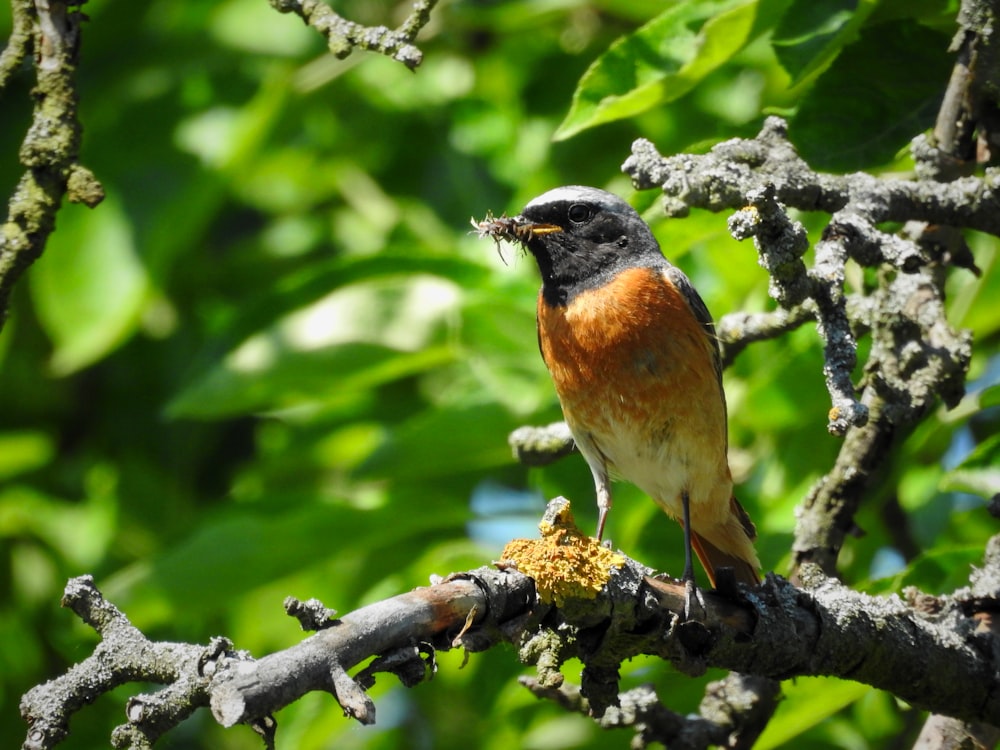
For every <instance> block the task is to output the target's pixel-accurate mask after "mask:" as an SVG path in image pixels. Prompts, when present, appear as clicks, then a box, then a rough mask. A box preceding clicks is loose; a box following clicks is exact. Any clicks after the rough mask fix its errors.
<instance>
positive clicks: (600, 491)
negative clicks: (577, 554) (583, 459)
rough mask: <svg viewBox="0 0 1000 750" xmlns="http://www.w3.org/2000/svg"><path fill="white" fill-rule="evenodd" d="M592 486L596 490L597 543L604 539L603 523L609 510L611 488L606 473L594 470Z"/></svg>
mask: <svg viewBox="0 0 1000 750" xmlns="http://www.w3.org/2000/svg"><path fill="white" fill-rule="evenodd" d="M593 474H594V486H595V488H596V489H597V541H601V539H603V538H604V522H605V521H607V520H608V511H609V510H611V486H610V481H609V480H608V473H607V471H605V470H603V469H601V470H594V471H593Z"/></svg>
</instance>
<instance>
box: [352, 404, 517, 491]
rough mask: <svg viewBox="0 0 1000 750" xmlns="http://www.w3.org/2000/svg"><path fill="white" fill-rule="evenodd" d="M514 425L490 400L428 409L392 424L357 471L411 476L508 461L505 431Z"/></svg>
mask: <svg viewBox="0 0 1000 750" xmlns="http://www.w3.org/2000/svg"><path fill="white" fill-rule="evenodd" d="M517 426H518V424H517V420H516V419H515V418H514V417H513V416H512V415H511V414H510V413H509V412H508V411H507V410H505V409H503V408H501V407H500V406H498V405H497V404H493V403H488V404H480V405H471V406H456V407H445V408H441V407H438V408H434V409H429V410H427V411H426V412H424V413H423V414H420V415H418V416H416V417H414V418H413V419H411V420H409V421H408V422H406V423H405V424H403V425H401V426H399V427H398V428H397V429H395V430H394V431H393V433H392V436H391V437H390V439H389V440H388V441H386V443H385V444H383V445H382V446H381V447H379V448H378V449H377V450H375V451H374V452H373V453H372V455H371V456H370V457H369V458H368V459H367V460H366V461H364V462H363V463H362V464H361V466H360V467H359V468H358V471H357V474H358V476H359V477H364V478H374V477H392V479H393V480H395V481H414V480H418V479H426V478H427V477H440V476H447V475H452V474H460V473H467V472H473V471H485V470H486V469H493V468H496V467H498V466H509V465H511V464H512V463H513V458H512V457H511V452H510V447H509V446H508V445H507V435H508V434H509V433H510V431H511V430H513V429H514V428H515V427H517Z"/></svg>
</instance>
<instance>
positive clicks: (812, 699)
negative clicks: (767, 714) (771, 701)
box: [754, 677, 872, 750]
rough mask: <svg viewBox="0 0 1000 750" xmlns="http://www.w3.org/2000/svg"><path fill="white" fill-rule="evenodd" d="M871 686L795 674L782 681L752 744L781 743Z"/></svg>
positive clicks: (758, 747) (762, 748) (764, 749)
mask: <svg viewBox="0 0 1000 750" xmlns="http://www.w3.org/2000/svg"><path fill="white" fill-rule="evenodd" d="M871 690H872V688H870V687H868V686H867V685H862V684H860V683H857V682H848V681H846V680H844V681H837V680H830V679H827V678H825V677H799V678H796V680H795V681H794V682H791V683H789V682H786V683H783V685H782V692H783V693H784V700H782V702H781V704H780V705H779V706H778V710H777V712H775V714H774V718H773V719H771V721H770V722H768V725H767V729H765V730H764V733H763V734H761V736H760V739H758V740H757V742H756V744H754V748H755V750H769V749H770V748H772V747H782V746H785V745H786V743H790V742H792V741H793V740H795V738H796V737H799V736H800V735H801V734H802V733H803V732H805V731H806V730H808V729H811V728H812V727H814V726H816V725H817V724H820V723H821V722H823V721H824V720H825V719H827V718H829V717H830V716H833V715H834V714H835V713H837V712H838V711H840V710H841V709H842V708H844V707H845V706H849V705H851V704H852V703H854V702H855V701H857V700H860V699H861V698H862V697H864V696H865V695H866V694H867V693H868V692H869V691H871Z"/></svg>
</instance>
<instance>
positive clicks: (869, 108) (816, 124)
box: [789, 21, 953, 171]
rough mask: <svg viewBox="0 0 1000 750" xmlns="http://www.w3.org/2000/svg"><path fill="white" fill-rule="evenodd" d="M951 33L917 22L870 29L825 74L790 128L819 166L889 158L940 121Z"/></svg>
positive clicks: (849, 166) (845, 167)
mask: <svg viewBox="0 0 1000 750" xmlns="http://www.w3.org/2000/svg"><path fill="white" fill-rule="evenodd" d="M948 43H949V39H948V37H947V36H945V35H943V34H939V33H938V32H935V31H931V30H929V29H926V28H924V27H922V26H920V25H918V24H916V23H913V22H909V21H903V22H898V23H886V24H880V25H878V26H872V27H870V28H868V29H865V30H864V31H863V32H862V34H861V36H860V38H859V39H858V41H857V42H855V43H854V44H851V45H849V46H847V47H845V48H844V49H843V51H842V52H841V53H840V56H839V57H838V58H837V59H836V60H835V61H834V63H833V64H832V65H831V66H830V67H829V68H828V69H827V70H826V72H824V73H823V75H822V76H820V77H819V78H818V79H817V81H816V84H815V85H814V86H813V88H812V89H811V90H810V91H809V93H808V94H807V95H806V97H805V98H804V99H803V101H802V104H801V105H800V107H799V111H798V113H797V114H796V115H795V117H793V118H792V121H791V125H790V127H789V132H790V133H791V135H792V139H793V140H794V141H795V143H796V145H797V146H798V148H799V151H800V153H801V155H802V157H803V158H804V159H805V160H806V161H808V162H809V163H810V164H812V165H813V166H814V167H816V168H817V169H828V170H834V171H851V170H856V169H864V168H870V167H871V166H873V165H880V164H885V163H887V162H889V161H891V160H892V159H893V157H894V156H895V155H896V153H897V152H898V151H899V150H900V149H901V148H903V147H904V146H905V145H906V144H907V143H908V142H909V141H910V139H911V138H912V137H913V136H914V135H915V134H917V133H919V132H920V131H922V130H924V129H926V128H928V127H930V126H931V124H932V123H933V122H934V117H935V114H936V112H937V108H938V104H939V103H940V101H941V96H942V92H943V90H944V87H945V86H946V85H947V82H948V77H949V75H950V73H951V67H952V63H953V61H952V59H951V57H950V56H949V54H948Z"/></svg>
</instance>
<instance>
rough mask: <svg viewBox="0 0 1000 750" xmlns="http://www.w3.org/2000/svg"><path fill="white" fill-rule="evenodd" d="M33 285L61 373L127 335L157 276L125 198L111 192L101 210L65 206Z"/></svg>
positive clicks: (91, 360) (89, 361) (93, 359)
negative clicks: (139, 244) (143, 253)
mask: <svg viewBox="0 0 1000 750" xmlns="http://www.w3.org/2000/svg"><path fill="white" fill-rule="evenodd" d="M30 284H31V293H32V297H33V298H34V301H35V307H36V309H37V311H38V317H39V320H40V321H41V323H42V326H43V327H44V328H45V332H46V333H47V334H48V335H49V337H50V338H51V339H52V342H53V344H54V346H55V350H54V351H53V353H52V360H51V367H52V370H53V371H54V372H55V373H57V374H58V375H67V374H69V373H72V372H75V371H77V370H80V369H83V368H84V367H87V366H88V365H91V364H93V363H94V362H97V361H98V360H100V359H102V358H103V357H105V356H106V355H107V354H108V353H109V352H111V351H112V350H114V349H115V348H116V347H118V346H119V345H120V344H122V343H123V342H124V341H126V340H127V339H128V338H129V337H130V336H131V335H132V334H133V333H134V332H135V330H136V328H137V327H138V325H139V322H140V316H141V314H142V311H143V309H144V307H145V305H146V302H147V300H148V298H149V292H150V281H149V277H148V275H147V273H146V268H145V266H144V265H143V262H142V260H141V259H140V258H139V256H138V253H137V251H136V247H135V241H134V237H133V232H132V225H131V222H130V220H129V217H128V216H127V215H126V213H125V211H124V209H123V207H122V203H121V201H120V200H119V199H118V198H117V197H116V196H115V195H114V194H113V193H109V194H108V196H107V198H105V200H104V202H103V203H101V205H100V206H98V207H97V208H95V209H92V210H91V209H84V208H82V207H75V206H71V207H68V208H67V209H64V211H63V212H62V213H60V214H59V226H58V228H57V229H56V231H55V232H54V233H53V234H52V237H51V238H50V239H49V242H48V246H47V247H46V249H45V253H44V254H43V255H42V257H41V259H40V260H39V261H38V263H36V264H35V266H34V267H33V268H32V270H31V274H30Z"/></svg>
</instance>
